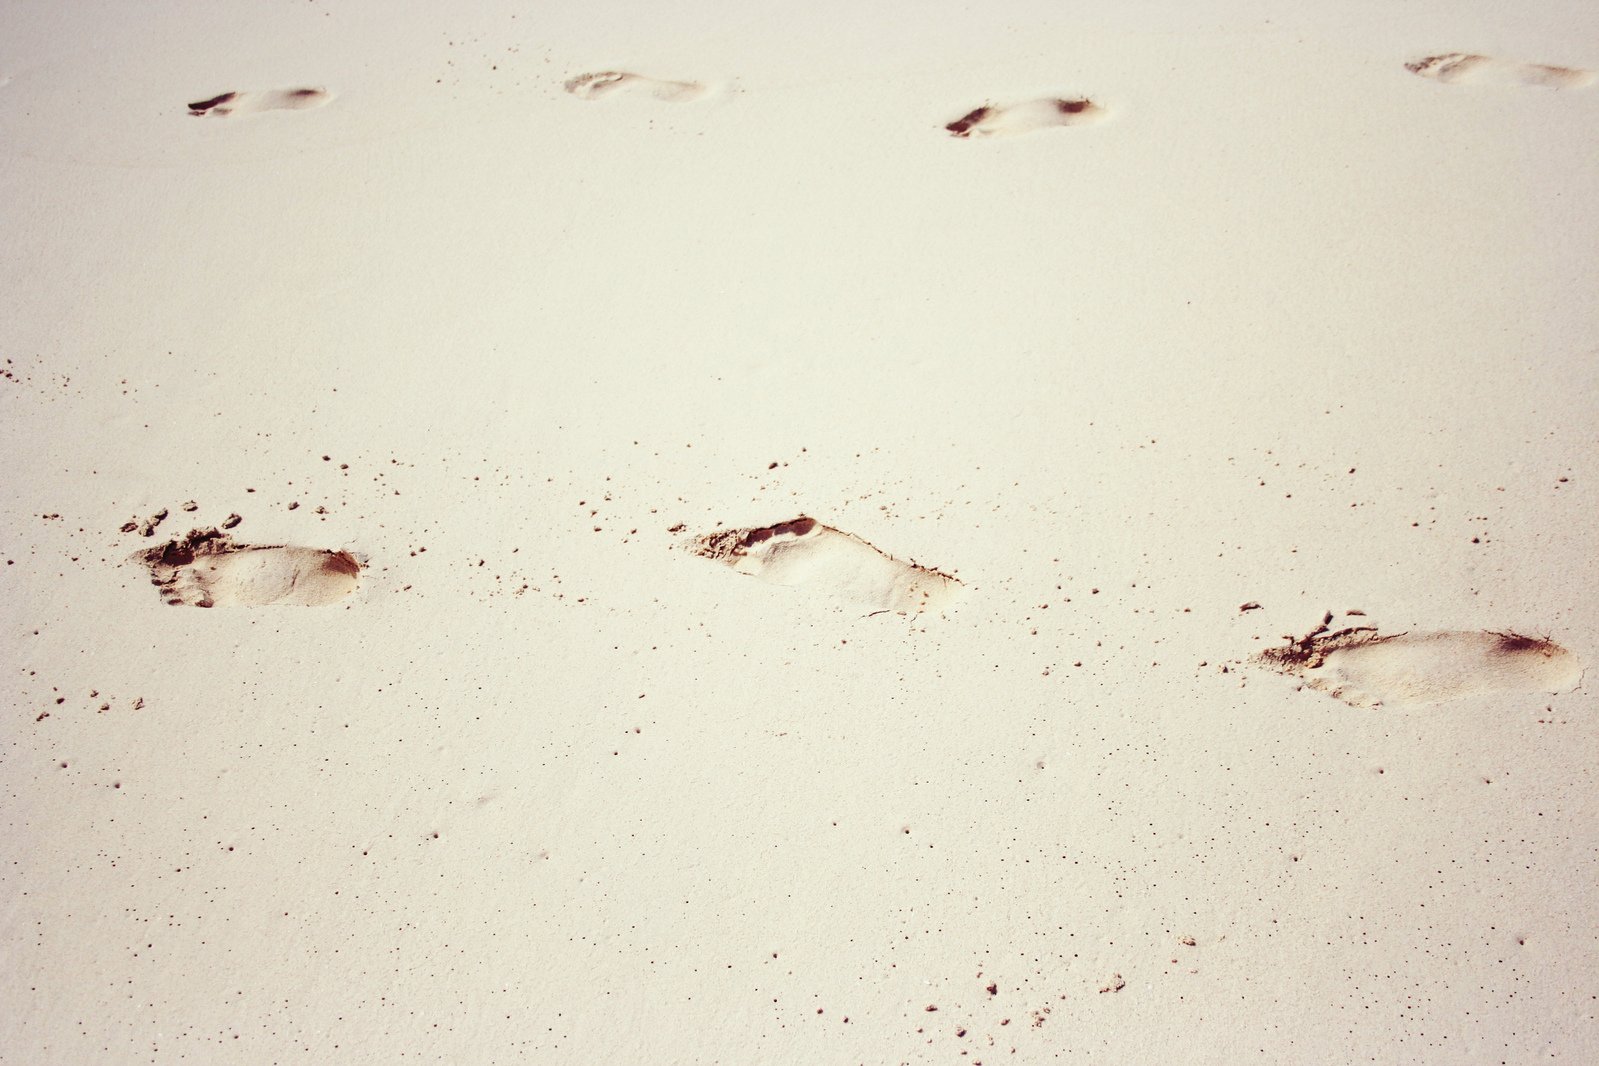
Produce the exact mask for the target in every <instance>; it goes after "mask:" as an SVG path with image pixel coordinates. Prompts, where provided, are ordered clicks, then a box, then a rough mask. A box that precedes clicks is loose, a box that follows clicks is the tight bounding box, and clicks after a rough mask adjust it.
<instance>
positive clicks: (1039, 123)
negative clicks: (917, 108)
mask: <svg viewBox="0 0 1599 1066" xmlns="http://www.w3.org/2000/svg"><path fill="white" fill-rule="evenodd" d="M1107 114H1109V112H1108V111H1106V109H1105V108H1103V107H1101V106H1100V105H1098V104H1096V103H1094V101H1092V100H1083V99H1074V100H1063V99H1060V98H1059V97H1054V96H1046V97H1044V98H1043V99H1041V100H1028V101H1027V102H1026V103H1021V104H1010V105H1008V106H1006V107H995V106H992V105H989V104H984V105H983V106H982V107H979V108H978V109H977V110H975V111H971V112H968V113H967V114H964V115H962V116H961V117H960V118H958V119H956V120H955V121H954V122H951V123H950V124H949V125H947V126H945V127H944V128H945V129H946V130H949V132H950V135H951V136H953V137H998V136H1001V135H1004V134H1011V133H1031V132H1033V131H1034V130H1043V129H1049V128H1050V127H1052V126H1087V125H1090V124H1091V123H1095V122H1098V121H1100V120H1101V119H1103V118H1104V117H1105V116H1106V115H1107Z"/></svg>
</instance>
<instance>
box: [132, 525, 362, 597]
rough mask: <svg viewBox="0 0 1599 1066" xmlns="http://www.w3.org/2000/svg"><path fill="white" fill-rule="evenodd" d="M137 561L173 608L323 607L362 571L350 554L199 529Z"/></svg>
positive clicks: (352, 585) (344, 592) (352, 584)
mask: <svg viewBox="0 0 1599 1066" xmlns="http://www.w3.org/2000/svg"><path fill="white" fill-rule="evenodd" d="M134 558H135V559H136V560H138V561H139V562H141V563H143V564H144V566H145V567H147V568H148V569H149V571H150V583H151V584H153V585H155V586H156V588H158V589H160V590H161V598H162V599H163V600H165V601H166V602H167V603H169V604H171V605H173V606H175V607H176V606H187V607H259V606H263V605H265V604H288V605H292V606H299V607H320V606H322V605H324V604H329V603H335V602H337V601H338V600H341V599H343V598H344V597H346V596H348V595H349V594H350V593H351V592H354V591H355V587H356V584H357V581H358V580H359V576H360V573H361V564H360V563H359V562H357V561H356V559H355V557H354V556H352V555H351V554H350V553H349V552H342V551H327V550H325V549H322V548H299V547H293V546H284V545H251V544H235V543H234V542H233V539H232V538H231V537H229V536H228V535H227V534H226V533H224V532H222V531H221V530H217V529H196V530H194V531H192V532H190V533H189V534H188V535H187V536H185V537H182V538H180V539H178V540H173V541H169V542H167V543H166V544H163V545H161V546H160V547H158V548H151V549H149V550H147V551H142V552H139V553H138V554H137V555H135V556H134Z"/></svg>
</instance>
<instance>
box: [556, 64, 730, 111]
mask: <svg viewBox="0 0 1599 1066" xmlns="http://www.w3.org/2000/svg"><path fill="white" fill-rule="evenodd" d="M566 91H567V92H569V93H571V94H572V95H573V96H576V97H578V98H579V99H582V100H602V99H604V98H605V97H607V96H610V95H611V94H612V93H617V92H644V93H649V94H650V95H651V96H653V97H655V98H656V99H657V100H665V101H666V102H667V103H669V104H683V103H688V102H689V101H690V100H698V99H699V98H700V97H702V96H704V95H706V94H707V93H709V92H710V89H709V88H708V87H706V86H704V85H701V84H700V83H699V82H697V81H665V80H663V79H660V78H646V77H645V76H644V75H642V74H628V73H625V72H623V71H619V70H602V71H599V72H597V73H594V74H579V75H578V76H577V77H575V78H568V79H567V81H566Z"/></svg>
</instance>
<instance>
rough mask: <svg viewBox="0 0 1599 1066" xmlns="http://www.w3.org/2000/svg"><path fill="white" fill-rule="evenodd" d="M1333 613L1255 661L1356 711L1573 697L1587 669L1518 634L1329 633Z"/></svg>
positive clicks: (1365, 629)
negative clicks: (1525, 696) (1509, 697)
mask: <svg viewBox="0 0 1599 1066" xmlns="http://www.w3.org/2000/svg"><path fill="white" fill-rule="evenodd" d="M1331 622H1332V615H1330V614H1329V615H1328V616H1327V617H1326V618H1325V619H1323V620H1322V624H1321V625H1320V626H1319V627H1317V628H1316V629H1314V630H1312V631H1311V632H1309V633H1307V634H1305V635H1304V636H1303V637H1300V638H1298V639H1290V640H1289V642H1288V644H1287V646H1286V647H1281V648H1269V649H1267V650H1266V651H1263V652H1261V653H1260V654H1259V655H1258V656H1256V661H1258V662H1260V663H1262V664H1264V665H1266V666H1269V667H1271V668H1272V669H1274V670H1278V671H1280V672H1282V673H1285V674H1289V675H1290V676H1293V677H1298V678H1301V679H1302V680H1303V681H1304V682H1305V684H1306V685H1308V686H1310V687H1311V688H1313V689H1315V690H1316V691H1318V692H1325V693H1327V695H1329V696H1332V697H1333V698H1335V699H1340V700H1343V701H1344V702H1345V703H1347V704H1349V705H1350V706H1352V707H1378V706H1382V705H1384V704H1389V705H1395V706H1403V705H1410V704H1424V703H1443V702H1445V701H1447V700H1458V699H1464V698H1465V697H1467V696H1478V695H1488V694H1492V693H1511V692H1569V691H1571V690H1572V689H1574V688H1576V687H1577V685H1578V684H1580V683H1581V681H1582V672H1583V665H1582V663H1581V662H1580V661H1579V660H1578V658H1577V657H1576V656H1575V655H1573V654H1572V653H1571V652H1569V651H1567V650H1566V649H1565V648H1562V647H1560V645H1558V644H1555V643H1553V642H1551V641H1549V640H1545V639H1542V638H1539V637H1525V636H1522V635H1521V634H1519V633H1493V632H1482V631H1474V632H1458V631H1443V632H1437V633H1396V634H1394V635H1392V636H1387V637H1384V636H1379V635H1378V633H1377V630H1375V629H1373V628H1372V627H1370V626H1359V627H1355V628H1351V629H1341V630H1338V631H1337V632H1330V631H1329V625H1330V623H1331Z"/></svg>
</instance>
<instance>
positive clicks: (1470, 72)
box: [1405, 52, 1596, 89]
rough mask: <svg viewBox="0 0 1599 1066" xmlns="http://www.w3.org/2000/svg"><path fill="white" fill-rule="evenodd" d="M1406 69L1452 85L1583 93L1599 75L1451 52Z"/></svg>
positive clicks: (1407, 64) (1589, 71) (1408, 64)
mask: <svg viewBox="0 0 1599 1066" xmlns="http://www.w3.org/2000/svg"><path fill="white" fill-rule="evenodd" d="M1405 69H1406V70H1408V71H1410V72H1411V73H1412V74H1419V75H1421V76H1422V77H1423V78H1432V79H1433V80H1435V81H1441V82H1445V83H1447V84H1450V85H1457V84H1480V85H1539V86H1543V87H1544V88H1547V89H1580V88H1582V87H1583V86H1584V85H1592V84H1593V82H1594V79H1595V77H1596V75H1595V74H1594V72H1593V71H1591V70H1581V69H1579V68H1577V67H1549V66H1544V65H1542V64H1540V63H1518V62H1516V61H1515V60H1510V59H1495V58H1494V57H1493V56H1479V55H1473V54H1471V53H1469V52H1449V53H1447V54H1445V55H1440V56H1428V57H1427V58H1425V59H1418V60H1416V61H1415V62H1413V63H1406V64H1405Z"/></svg>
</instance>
